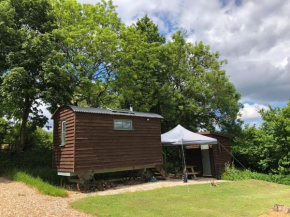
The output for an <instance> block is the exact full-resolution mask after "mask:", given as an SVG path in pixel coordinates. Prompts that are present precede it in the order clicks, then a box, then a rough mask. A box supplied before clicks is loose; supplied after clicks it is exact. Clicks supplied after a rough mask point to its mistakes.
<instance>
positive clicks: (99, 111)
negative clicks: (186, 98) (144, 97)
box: [68, 105, 163, 118]
mask: <svg viewBox="0 0 290 217" xmlns="http://www.w3.org/2000/svg"><path fill="white" fill-rule="evenodd" d="M68 107H70V108H71V109H72V110H73V111H74V112H83V113H96V114H109V115H124V116H135V117H148V118H163V117H162V116H161V115H158V114H154V113H145V112H135V111H133V112H131V111H129V110H128V111H127V112H128V113H125V110H118V109H116V110H114V109H105V108H92V107H79V106H72V105H68ZM118 111H120V112H118Z"/></svg>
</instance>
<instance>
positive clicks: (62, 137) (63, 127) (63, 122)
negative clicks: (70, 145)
mask: <svg viewBox="0 0 290 217" xmlns="http://www.w3.org/2000/svg"><path fill="white" fill-rule="evenodd" d="M65 136H66V123H65V121H62V122H61V146H65Z"/></svg>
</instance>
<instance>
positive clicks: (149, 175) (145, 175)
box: [142, 170, 152, 182]
mask: <svg viewBox="0 0 290 217" xmlns="http://www.w3.org/2000/svg"><path fill="white" fill-rule="evenodd" d="M151 178H152V173H151V172H150V171H148V170H146V171H144V172H143V173H142V179H143V180H144V181H145V182H149V181H150V179H151Z"/></svg>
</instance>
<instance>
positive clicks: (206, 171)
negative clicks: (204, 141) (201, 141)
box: [200, 145, 212, 176]
mask: <svg viewBox="0 0 290 217" xmlns="http://www.w3.org/2000/svg"><path fill="white" fill-rule="evenodd" d="M200 149H201V157H202V170H203V176H212V174H211V166H210V156H209V146H208V145H201V146H200Z"/></svg>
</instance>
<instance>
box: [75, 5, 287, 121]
mask: <svg viewBox="0 0 290 217" xmlns="http://www.w3.org/2000/svg"><path fill="white" fill-rule="evenodd" d="M78 1H79V2H81V3H90V4H95V3H97V2H98V1H97V0H78ZM113 2H114V4H115V5H117V9H116V11H117V12H118V14H119V17H120V18H121V19H122V22H123V23H125V24H126V25H130V24H132V23H134V22H136V21H137V19H138V18H141V17H143V16H144V15H145V14H148V16H149V17H150V18H151V19H153V21H154V23H155V24H157V25H158V26H159V30H160V32H161V33H162V34H164V35H165V36H166V38H167V39H168V40H170V36H171V35H172V33H174V32H175V31H177V30H179V29H181V30H186V31H187V34H188V41H189V42H193V43H194V42H197V41H203V42H204V44H207V45H209V46H210V47H211V50H212V51H219V53H220V58H221V59H227V60H228V64H227V65H225V66H224V69H225V70H226V72H227V75H228V76H229V79H230V81H231V82H232V83H233V84H234V85H235V87H236V89H237V91H238V92H240V93H241V94H242V99H241V103H242V104H243V105H244V108H243V109H242V110H241V111H240V113H241V115H242V120H244V121H245V123H249V124H257V125H259V124H260V123H261V118H260V115H259V113H258V111H259V110H260V109H262V108H264V109H267V108H268V105H269V104H271V105H272V106H279V107H282V106H285V105H286V104H287V103H288V100H289V98H290V22H289V21H290V12H289V11H290V1H285V0H275V1H273V0H206V1H204V0H199V1H197V0H196V1H193V0H158V1H157V0H114V1H113Z"/></svg>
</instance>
